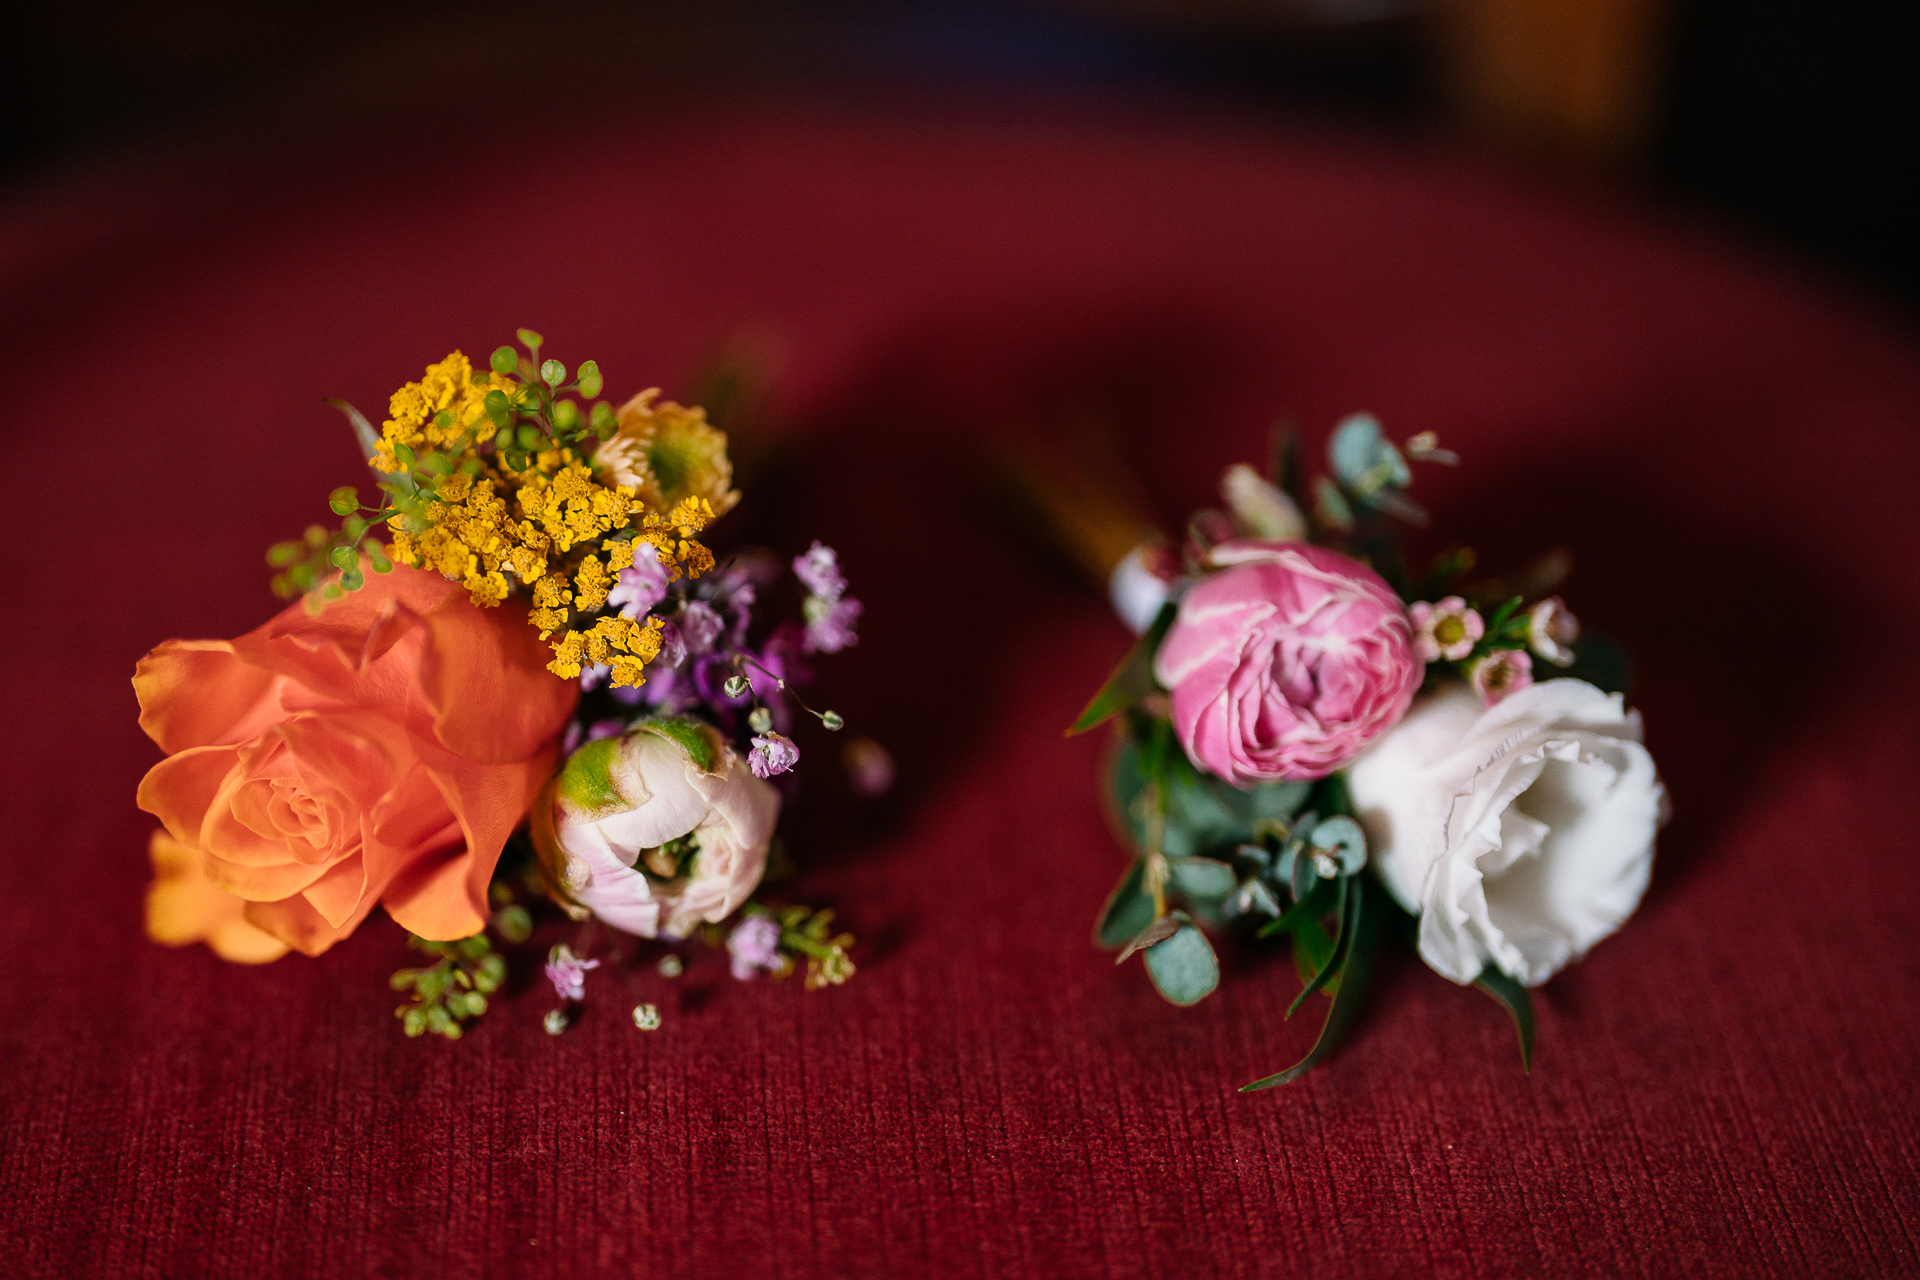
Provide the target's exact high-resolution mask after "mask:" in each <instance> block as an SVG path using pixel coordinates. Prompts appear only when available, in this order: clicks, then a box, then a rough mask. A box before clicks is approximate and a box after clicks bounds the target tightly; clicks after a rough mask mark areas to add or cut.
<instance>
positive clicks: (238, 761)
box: [133, 568, 579, 958]
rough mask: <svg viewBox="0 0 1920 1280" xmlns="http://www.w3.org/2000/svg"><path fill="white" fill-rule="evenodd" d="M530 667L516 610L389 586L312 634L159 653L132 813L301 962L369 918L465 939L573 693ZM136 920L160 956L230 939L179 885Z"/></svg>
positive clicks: (144, 669)
mask: <svg viewBox="0 0 1920 1280" xmlns="http://www.w3.org/2000/svg"><path fill="white" fill-rule="evenodd" d="M547 657H548V654H547V650H546V646H545V645H543V644H542V643H541V642H540V640H539V638H538V636H537V635H536V634H535V633H534V632H533V630H532V629H531V628H529V627H528V626H527V621H526V612H525V609H524V608H522V607H519V606H516V605H512V604H509V605H503V606H501V607H499V608H496V609H480V608H476V607H475V606H474V605H473V604H472V602H471V601H469V600H468V598H467V592H466V589H465V588H464V587H462V586H461V585H460V584H459V583H457V582H449V581H447V580H445V579H444V578H441V577H440V576H439V575H437V574H433V573H427V572H423V571H421V570H417V569H407V568H395V569H394V571H393V572H392V573H388V574H369V575H368V577H367V585H366V587H365V589H363V590H361V591H357V592H354V593H352V594H349V595H348V596H347V597H346V598H344V599H342V600H336V601H334V602H332V603H331V604H329V605H328V606H327V607H326V609H325V610H323V611H322V612H321V613H320V614H319V615H317V616H315V615H312V614H309V613H308V612H307V610H306V607H305V606H304V605H302V604H296V605H293V606H292V607H291V608H288V609H287V610H286V611H284V612H283V613H281V614H280V616H279V617H277V618H275V619H274V620H273V621H271V622H269V623H267V625H266V626H264V627H261V628H259V629H258V630H255V631H250V632H248V633H247V634H246V635H244V636H241V637H240V638H238V639H237V640H169V641H167V642H166V643H165V644H162V645H161V646H160V647H159V648H157V649H155V650H154V651H153V652H152V653H151V654H149V655H147V657H145V658H144V659H142V660H141V662H140V665H139V666H138V667H136V668H135V670H134V676H133V688H134V692H135V694H136V695H138V697H139V699H140V727H141V728H142V729H144V730H146V732H147V734H148V736H149V737H151V738H152V739H153V740H154V741H155V742H157V743H159V744H160V749H161V750H163V751H165V752H166V753H167V758H166V759H165V760H162V761H161V762H160V763H159V764H157V765H155V766H154V767H153V769H152V770H151V771H149V772H148V774H147V776H146V777H145V778H144V779H143V780H142V781H141V783H140V793H139V804H140V807H141V808H142V809H145V810H146V811H147V812H148V813H151V814H154V815H155V816H157V817H158V818H159V819H160V820H161V822H163V823H165V824H166V829H167V832H168V833H169V834H170V835H171V836H172V837H173V838H174V839H176V840H178V841H180V842H181V843H182V844H185V845H187V846H188V847H189V848H190V849H192V850H195V851H197V853H198V856H199V858H200V860H201V861H200V868H199V869H200V871H201V872H202V874H203V875H204V879H205V881H206V883H207V884H208V885H211V886H213V887H216V888H218V889H219V890H223V891H224V892H226V893H228V894H231V895H232V896H233V897H235V898H238V899H243V900H244V902H245V905H244V907H243V908H242V911H243V913H244V923H246V924H247V925H250V926H252V927H253V928H255V929H258V930H261V931H264V932H265V933H267V934H270V935H272V937H274V938H278V939H280V940H281V941H282V942H284V943H286V944H287V945H288V946H290V947H293V948H295V949H296V950H299V951H303V952H305V953H306V954H308V955H318V954H319V953H320V952H322V951H325V950H326V949H327V948H328V947H330V946H332V945H333V944H334V943H335V942H338V941H339V940H340V939H341V938H344V937H345V936H346V935H347V934H349V933H351V932H353V930H354V928H355V926H357V925H358V924H359V923H360V921H362V920H363V919H365V918H366V916H367V913H368V912H369V911H371V910H373V907H374V904H375V903H376V902H377V903H382V904H384V905H385V906H386V908H387V912H388V914H390V915H391V916H393V918H394V919H395V920H397V921H398V922H399V923H400V924H401V925H402V926H403V927H405V928H406V929H409V930H411V931H412V932H414V933H417V934H419V935H420V936H421V937H425V938H435V939H450V938H462V937H466V936H468V935H470V934H473V933H477V932H479V931H480V929H481V928H482V927H483V926H484V925H485V923H486V918H487V884H488V881H489V880H491V879H492V876H493V868H494V864H495V862H497V861H498V860H499V857H500V847H501V845H502V844H504V843H505V842H506V838H507V836H508V834H509V833H510V832H511V831H512V830H513V828H514V826H515V825H516V824H518V823H519V821H520V819H521V818H522V817H523V816H524V815H525V814H526V812H527V807H528V805H529V804H531V803H532V801H533V797H534V795H535V793H536V792H538V791H539V789H540V787H541V786H542V785H543V784H544V783H545V782H546V780H547V778H548V777H549V776H550V775H551V774H552V773H553V768H554V764H555V761H556V758H557V756H558V754H559V753H558V747H557V740H558V736H559V733H560V730H561V728H562V727H563V726H564V725H565V724H566V721H567V718H568V717H569V716H570V715H571V714H572V712H573V705H574V700H575V699H576V698H577V697H578V694H579V690H578V686H577V685H575V684H574V682H573V681H570V680H560V679H557V678H555V677H554V676H553V675H551V674H550V673H549V672H548V671H547V670H546V661H547ZM159 869H160V870H162V871H164V872H166V873H167V874H166V875H163V876H162V880H170V879H172V880H177V879H180V873H181V872H182V871H184V870H187V869H186V868H179V867H175V866H172V865H171V864H169V865H168V866H166V867H161V868H159ZM188 879H189V880H190V877H188ZM148 908H149V909H148V924H147V929H148V932H149V933H150V934H151V935H152V936H153V937H154V938H156V939H158V940H160V941H163V942H174V943H178V942H185V941H191V940H193V939H195V938H205V939H206V940H207V941H209V943H213V942H214V941H215V939H214V937H213V932H214V930H215V929H216V928H221V927H225V926H226V925H227V924H228V923H230V922H231V920H232V916H231V911H230V910H229V911H228V912H226V913H222V912H220V911H219V910H218V909H217V907H216V906H214V905H210V898H209V895H208V894H207V893H205V892H204V891H202V889H201V888H199V887H197V886H196V887H194V888H193V889H191V890H189V889H188V888H186V887H184V886H182V887H181V888H179V889H178V891H176V892H172V893H164V892H156V893H155V894H154V895H152V896H150V898H149V900H148ZM229 936H234V935H233V934H232V933H231V932H230V933H228V934H223V935H222V937H223V939H224V938H226V937H229ZM238 936H241V937H244V936H245V935H238ZM215 949H216V950H219V951H221V954H223V955H225V954H227V953H228V952H227V950H226V949H223V947H222V946H218V945H216V947H215ZM258 952H259V948H257V947H256V948H254V949H253V954H258ZM236 958H238V957H236ZM261 958H267V957H264V956H262V957H261Z"/></svg>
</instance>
